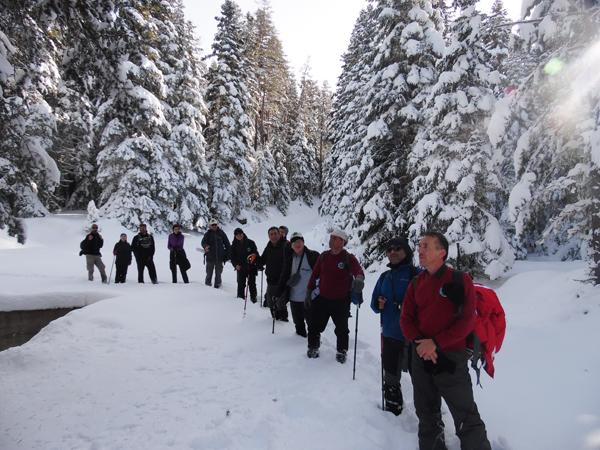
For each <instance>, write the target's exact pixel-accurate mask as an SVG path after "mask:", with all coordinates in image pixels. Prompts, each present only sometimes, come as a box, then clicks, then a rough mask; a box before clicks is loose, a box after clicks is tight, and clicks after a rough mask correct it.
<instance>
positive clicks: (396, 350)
mask: <svg viewBox="0 0 600 450" xmlns="http://www.w3.org/2000/svg"><path fill="white" fill-rule="evenodd" d="M382 339H383V354H382V362H383V370H384V371H385V374H386V376H389V377H391V379H393V378H397V379H398V382H399V381H400V375H401V374H402V370H403V369H405V370H406V369H407V368H408V364H407V363H408V361H407V360H408V359H409V357H410V355H406V354H405V350H406V349H405V347H406V346H405V344H404V341H399V340H398V339H394V338H391V337H385V336H384V337H383V338H382Z"/></svg>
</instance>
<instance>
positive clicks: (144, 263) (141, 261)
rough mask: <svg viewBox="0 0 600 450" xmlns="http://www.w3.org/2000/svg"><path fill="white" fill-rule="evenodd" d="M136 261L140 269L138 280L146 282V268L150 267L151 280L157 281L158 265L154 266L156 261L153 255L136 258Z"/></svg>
mask: <svg viewBox="0 0 600 450" xmlns="http://www.w3.org/2000/svg"><path fill="white" fill-rule="evenodd" d="M135 262H136V263H137V269H138V282H139V283H143V282H144V268H146V267H147V268H148V275H150V280H152V282H153V283H155V282H156V267H154V261H153V259H152V256H149V257H146V258H136V259H135Z"/></svg>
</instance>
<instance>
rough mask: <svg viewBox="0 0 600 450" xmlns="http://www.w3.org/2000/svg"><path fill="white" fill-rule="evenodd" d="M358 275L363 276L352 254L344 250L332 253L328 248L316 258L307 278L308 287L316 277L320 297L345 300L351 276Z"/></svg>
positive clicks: (315, 283)
mask: <svg viewBox="0 0 600 450" xmlns="http://www.w3.org/2000/svg"><path fill="white" fill-rule="evenodd" d="M347 266H348V267H347ZM358 275H362V276H364V273H363V270H362V269H361V267H360V264H359V263H358V260H357V259H356V257H355V256H354V255H352V254H350V253H348V252H347V251H346V250H342V251H341V252H340V253H338V254H337V255H334V254H332V253H331V251H329V250H328V251H325V252H323V253H321V256H319V259H317V263H316V264H315V267H313V271H312V275H311V276H310V280H308V289H309V290H311V291H312V290H313V289H314V288H315V287H316V285H317V279H318V280H319V295H320V296H321V297H323V298H326V299H329V300H347V299H349V298H350V289H351V287H352V278H353V277H356V276H358Z"/></svg>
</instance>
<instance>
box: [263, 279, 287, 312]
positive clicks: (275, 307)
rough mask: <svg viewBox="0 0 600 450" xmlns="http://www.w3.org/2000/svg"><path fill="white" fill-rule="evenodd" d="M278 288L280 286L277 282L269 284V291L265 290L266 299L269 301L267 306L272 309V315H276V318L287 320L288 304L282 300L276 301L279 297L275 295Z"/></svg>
mask: <svg viewBox="0 0 600 450" xmlns="http://www.w3.org/2000/svg"><path fill="white" fill-rule="evenodd" d="M277 289H278V288H277V285H276V284H267V292H265V301H266V302H267V306H268V307H269V309H270V310H271V317H274V318H275V320H283V321H287V320H288V310H287V305H286V304H285V303H283V302H282V301H279V302H276V301H275V300H276V298H277V297H275V295H274V293H275V292H277ZM278 303H279V304H278Z"/></svg>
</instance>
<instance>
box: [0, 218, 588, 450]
mask: <svg viewBox="0 0 600 450" xmlns="http://www.w3.org/2000/svg"><path fill="white" fill-rule="evenodd" d="M294 210H295V212H293V213H292V214H291V215H290V216H288V217H285V218H284V217H282V216H281V215H279V214H278V213H276V212H273V211H271V216H270V218H268V219H267V218H263V219H262V220H260V219H259V220H254V221H253V222H252V223H251V224H249V225H247V226H244V227H243V228H244V229H245V231H246V232H247V234H248V236H249V237H250V238H252V239H255V240H256V242H257V244H258V246H259V249H261V250H262V248H264V245H265V244H266V241H267V228H268V226H270V225H276V226H277V225H281V224H287V225H288V226H289V227H290V232H292V231H302V232H303V233H304V234H305V237H306V244H307V245H308V246H309V247H311V248H314V249H316V250H323V244H324V243H325V242H326V240H327V236H326V233H325V228H326V227H325V224H324V223H322V222H321V219H319V217H318V216H317V214H316V212H315V211H314V210H310V209H309V208H306V207H301V208H292V211H294ZM85 225H86V223H85V216H84V215H77V214H73V215H59V216H52V217H49V218H44V219H31V220H27V229H28V237H29V240H28V243H27V245H26V246H25V247H20V246H18V245H15V244H14V242H13V241H12V240H11V239H8V238H7V237H6V235H5V234H1V235H0V286H2V290H1V293H0V310H13V309H35V308H39V307H44V306H81V305H89V306H86V307H85V308H82V309H79V310H76V311H73V312H71V313H69V314H68V315H66V316H65V317H63V318H61V319H58V320H56V321H54V322H53V323H51V324H50V325H48V326H47V327H46V328H44V329H43V330H42V331H41V332H40V333H39V334H38V335H37V336H36V337H34V338H33V339H32V340H31V341H30V342H29V343H27V344H25V345H23V346H21V347H17V348H12V349H9V350H6V351H4V352H1V353H0V380H1V381H0V385H1V387H0V449H2V450H20V449H23V450H36V449H39V450H52V449H56V450H66V449H78V450H79V449H82V450H83V449H86V450H87V449H90V450H91V449H94V450H103V449H127V450H134V449H135V450H137V449H140V450H141V449H144V450H148V449H152V450H153V449H157V450H159V449H169V448H173V449H203V450H206V449H290V450H293V449H298V450H307V449H330V450H335V449H345V450H346V449H357V450H369V449H386V450H388V449H397V450H404V449H407V450H414V449H416V448H417V443H416V428H417V419H416V417H415V414H414V408H413V405H412V401H411V398H412V391H411V384H410V379H409V377H408V376H406V375H405V376H404V378H403V383H402V388H403V392H404V397H405V399H406V402H407V408H406V410H405V412H403V413H402V415H401V416H400V417H395V416H393V415H391V414H389V413H384V412H382V411H381V410H380V409H379V408H378V406H379V403H380V401H381V391H380V362H379V322H378V318H377V316H376V315H375V314H373V313H372V312H371V311H370V309H369V308H368V307H363V308H361V310H360V315H359V338H358V352H357V377H356V378H357V379H356V381H353V380H352V358H350V359H349V362H348V363H347V364H346V365H340V364H338V363H337V362H335V359H334V355H335V336H334V334H333V329H332V324H331V323H330V324H329V326H328V329H327V331H326V332H325V333H324V342H323V345H322V351H321V357H320V358H319V359H317V360H309V359H307V358H306V356H305V352H306V341H305V340H304V339H303V338H301V337H299V336H296V335H295V334H294V328H293V325H292V324H291V323H287V324H285V323H277V324H276V329H275V334H274V335H273V334H271V319H270V316H269V314H268V312H267V310H266V309H263V308H261V307H260V306H259V305H258V304H256V305H252V304H251V303H248V310H247V316H246V317H245V318H244V317H243V302H242V301H240V300H239V299H235V277H234V272H233V269H232V268H231V265H229V266H227V268H226V269H225V271H224V285H223V287H222V289H219V290H216V289H214V288H211V287H207V286H204V284H203V278H204V266H203V265H202V259H201V254H200V253H199V252H196V251H194V248H196V247H199V243H200V238H201V236H199V235H195V234H192V235H188V236H187V237H186V249H187V251H188V255H189V256H190V259H191V262H192V269H191V272H190V274H191V277H190V279H191V282H192V283H191V284H189V285H184V284H177V285H172V284H171V283H170V282H169V281H170V272H169V269H168V252H167V250H166V236H157V248H158V251H157V255H156V266H157V270H158V275H159V281H161V283H160V284H159V285H157V286H153V285H151V284H148V283H147V284H144V285H138V284H137V283H136V282H135V280H136V270H135V266H134V265H133V266H131V267H130V271H129V274H128V280H129V281H128V283H127V284H126V285H112V284H111V285H108V286H107V285H102V284H100V282H99V281H95V282H94V283H90V282H88V281H87V276H86V271H85V261H84V259H83V258H80V257H78V256H77V254H78V251H79V242H80V241H81V239H83V234H84V231H83V228H84V226H85ZM100 226H101V233H102V234H103V236H104V239H105V252H104V253H105V255H110V253H111V250H112V246H113V245H114V243H115V242H116V241H117V239H118V235H119V233H120V232H121V231H124V230H122V229H121V227H120V226H118V225H117V224H115V223H113V222H103V221H101V222H100ZM235 226H236V225H235V224H231V225H230V226H226V227H224V228H225V230H226V232H227V234H228V235H229V236H231V234H232V233H231V232H232V230H233V228H235ZM129 236H130V240H131V237H132V234H131V233H129ZM104 260H105V263H106V264H107V266H108V265H109V264H110V262H111V258H109V257H108V256H106V257H105V258H104ZM380 267H381V266H379V267H378V268H380ZM378 268H374V269H378ZM113 275H114V274H113ZM377 275H378V273H377V272H376V271H375V272H374V271H370V273H369V274H368V276H367V286H366V290H367V292H368V293H370V292H371V289H372V287H373V285H374V283H375V281H376V279H377ZM584 277H585V274H584V266H583V264H581V263H560V262H550V261H542V262H539V261H536V262H520V263H518V264H517V265H516V267H515V269H514V270H513V272H512V273H511V276H510V277H509V278H508V279H507V280H506V281H505V282H504V284H503V285H502V286H501V287H500V288H499V289H498V293H499V295H500V297H501V300H502V302H503V305H504V307H505V309H506V313H507V320H508V329H507V336H506V340H505V343H504V346H503V348H502V350H501V353H500V354H499V355H498V357H497V360H496V379H495V380H490V379H489V378H488V377H487V375H483V389H479V388H476V389H475V396H476V399H477V402H478V406H479V408H480V411H481V414H482V417H483V418H484V420H485V422H486V425H487V428H488V432H489V436H490V439H491V441H492V442H493V448H494V449H495V450H508V449H510V450H535V449H540V450H542V449H543V450H547V449H556V450H570V449H600V384H599V383H598V379H600V351H599V350H598V348H597V346H598V343H599V342H600V289H597V288H592V287H591V286H589V285H586V284H583V283H581V282H580V281H579V280H582V279H583V278H584ZM96 278H97V280H98V279H99V277H98V276H97V277H96ZM258 285H259V290H260V279H259V281H258ZM100 300H102V301H100ZM365 306H366V305H365ZM353 314H354V318H356V312H355V311H354V312H353ZM354 318H353V319H351V331H352V332H351V335H352V336H351V341H350V346H351V348H353V346H354V333H353V331H354ZM350 356H352V354H351V355H350ZM444 418H445V422H446V424H447V442H448V448H449V450H458V449H459V443H458V441H457V439H456V438H455V437H454V430H453V425H452V420H451V418H450V415H449V413H446V414H445V415H444Z"/></svg>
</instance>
